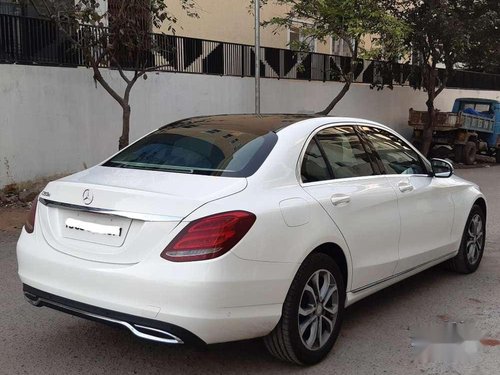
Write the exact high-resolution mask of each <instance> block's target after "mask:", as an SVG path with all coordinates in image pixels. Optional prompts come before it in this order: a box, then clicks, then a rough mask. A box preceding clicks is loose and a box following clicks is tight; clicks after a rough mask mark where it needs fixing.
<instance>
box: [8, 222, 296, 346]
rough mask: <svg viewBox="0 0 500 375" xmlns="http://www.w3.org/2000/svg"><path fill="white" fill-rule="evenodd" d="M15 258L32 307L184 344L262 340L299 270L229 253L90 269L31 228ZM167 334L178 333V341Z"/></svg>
mask: <svg viewBox="0 0 500 375" xmlns="http://www.w3.org/2000/svg"><path fill="white" fill-rule="evenodd" d="M17 259H18V266H19V267H18V268H19V276H20V278H21V281H22V282H23V284H25V285H26V288H27V290H26V291H27V292H28V293H30V294H32V295H33V296H34V297H32V298H33V299H32V302H33V301H34V302H35V304H36V303H38V302H39V303H41V304H42V305H47V306H49V307H53V308H56V309H58V310H63V311H66V312H70V313H74V314H75V315H80V316H83V315H85V317H87V318H92V319H94V320H100V321H103V320H104V321H105V319H103V317H104V318H106V317H108V318H109V317H111V319H113V320H118V321H119V322H114V321H108V323H112V324H115V325H116V324H118V325H121V326H124V327H126V328H127V329H129V330H130V331H132V329H131V327H132V328H134V329H136V328H137V327H136V326H137V325H140V326H143V327H150V328H153V329H159V330H162V331H165V332H166V333H168V334H172V335H174V336H176V337H177V338H179V339H180V340H181V341H183V342H188V341H191V339H189V337H190V336H191V335H192V336H194V337H196V338H199V340H200V341H201V342H205V343H207V344H213V343H219V342H227V341H235V340H243V339H250V338H255V337H260V336H265V335H266V334H268V333H269V332H270V331H271V330H272V329H273V328H274V327H275V326H276V324H277V323H278V321H279V319H280V317H281V310H282V304H283V301H284V299H285V297H286V294H287V292H288V288H289V286H290V283H291V280H292V279H293V277H294V274H295V272H296V269H297V265H296V264H293V263H273V262H257V261H248V260H243V259H241V258H238V257H237V256H236V255H234V254H232V252H229V253H227V254H225V255H224V256H222V257H220V258H217V259H213V260H210V261H202V262H188V263H174V262H169V261H166V260H164V259H162V258H160V256H159V254H150V255H149V256H148V257H146V259H145V260H143V261H141V262H140V263H137V264H131V265H117V264H108V263H99V262H91V261H88V260H83V259H80V258H77V257H74V256H71V255H68V254H65V253H62V252H59V251H57V250H55V249H54V248H52V247H51V246H50V245H49V244H48V243H47V242H46V241H45V240H44V238H43V235H42V234H41V233H40V231H38V232H37V230H36V228H35V232H34V233H33V234H27V233H26V232H25V231H24V230H23V232H22V234H21V237H20V239H19V241H18V244H17ZM46 297H47V298H46ZM49 297H50V298H49ZM37 300H39V301H37ZM68 301H70V303H69V304H68V303H67V302H68ZM54 302H55V303H54ZM56 303H57V304H58V305H56ZM75 304H76V305H75ZM80 304H81V305H80ZM59 305H62V306H59ZM68 307H69V308H68ZM96 309H97V310H96ZM74 310H77V311H74ZM96 311H97V312H96ZM88 313H90V314H93V315H97V317H95V316H92V315H89V314H88ZM116 314H123V315H124V316H125V317H124V319H121V315H116ZM130 317H132V318H133V319H129V318H130ZM135 318H139V319H145V320H147V322H145V323H148V324H141V321H142V320H141V321H137V320H136V319H135ZM122 322H124V323H127V324H129V325H131V327H128V326H127V325H126V324H123V323H122ZM170 327H178V328H180V329H181V333H179V336H178V335H176V334H175V333H176V332H177V329H176V328H175V329H174V330H173V331H172V330H170ZM149 331H151V330H149ZM132 332H133V331H132ZM185 332H188V333H191V335H189V334H188V335H186V334H185ZM133 333H134V334H135V332H133ZM142 333H147V332H146V331H144V330H143V331H142ZM148 333H151V332H148ZM177 333H178V332H177ZM185 336H188V340H187V341H185V340H186V337H185ZM166 337H169V336H168V335H166ZM195 341H196V340H195Z"/></svg>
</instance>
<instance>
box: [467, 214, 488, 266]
mask: <svg viewBox="0 0 500 375" xmlns="http://www.w3.org/2000/svg"><path fill="white" fill-rule="evenodd" d="M483 242H484V225H483V219H482V218H481V216H480V215H479V214H475V215H474V216H473V217H472V219H471V220H470V222H469V227H468V229H467V242H466V245H465V249H466V254H467V260H468V261H469V263H470V264H471V265H474V264H476V262H477V261H478V260H479V257H480V255H481V251H482V249H483Z"/></svg>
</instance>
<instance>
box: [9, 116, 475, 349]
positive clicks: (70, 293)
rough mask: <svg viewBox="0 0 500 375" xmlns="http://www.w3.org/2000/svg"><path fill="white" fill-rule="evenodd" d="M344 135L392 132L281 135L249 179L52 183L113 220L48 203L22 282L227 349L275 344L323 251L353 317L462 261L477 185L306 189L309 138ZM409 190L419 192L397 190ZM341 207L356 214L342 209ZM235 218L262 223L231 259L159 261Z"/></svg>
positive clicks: (73, 201) (151, 175)
mask: <svg viewBox="0 0 500 375" xmlns="http://www.w3.org/2000/svg"><path fill="white" fill-rule="evenodd" d="M345 124H363V125H368V126H375V127H381V128H383V129H385V130H387V131H390V132H392V133H394V132H393V131H392V130H390V129H388V128H387V127H384V126H382V125H380V124H376V123H373V122H370V121H366V120H359V119H351V118H331V117H324V118H311V119H307V120H304V121H301V122H298V123H296V124H293V125H290V126H287V127H285V128H283V129H281V130H280V131H279V132H278V133H277V134H278V142H277V144H276V145H275V147H274V149H273V150H272V152H271V153H270V154H269V156H268V157H267V159H266V160H265V161H264V162H263V164H262V165H261V167H260V168H259V169H258V170H257V172H255V173H254V174H253V175H251V176H249V177H247V178H239V177H238V178H233V177H213V176H202V175H193V174H180V173H171V172H158V171H144V170H135V169H124V168H111V167H104V166H96V167H93V168H90V169H89V170H86V171H83V172H80V173H77V174H75V175H72V176H69V177H67V178H64V179H61V180H58V181H56V182H53V183H50V184H49V185H48V186H47V187H46V189H45V190H44V193H43V194H42V196H41V198H43V199H46V200H49V201H55V202H60V203H64V204H67V205H78V206H85V205H84V204H83V203H82V193H83V191H84V190H85V189H90V190H91V191H92V192H93V196H94V199H93V201H92V202H91V203H90V204H89V205H88V207H89V210H90V211H91V208H101V209H103V210H104V211H102V212H100V213H96V212H85V211H82V212H79V211H75V210H73V208H72V207H71V206H68V207H66V208H64V207H54V206H51V205H50V204H49V205H45V204H42V203H39V204H38V210H37V214H36V223H35V230H34V232H33V233H32V234H28V233H27V232H26V231H25V230H23V232H22V234H21V238H20V240H19V242H18V245H17V254H18V262H19V276H20V278H21V280H22V282H23V283H24V284H26V285H29V286H31V287H33V288H36V289H39V290H42V291H45V292H47V293H52V294H54V295H57V296H61V297H63V298H67V299H70V300H74V301H79V302H82V303H85V304H88V305H92V306H98V307H102V308H106V309H110V310H113V311H118V312H122V313H126V314H131V315H135V316H142V317H145V318H148V319H155V320H158V321H162V322H167V323H170V324H174V325H177V326H179V327H182V328H184V329H186V330H188V331H190V332H192V333H193V334H195V335H196V336H198V337H199V338H201V339H202V340H203V341H204V342H206V343H218V342H225V341H232V340H241V339H248V338H254V337H259V336H263V335H266V334H268V333H269V332H270V331H271V330H272V329H273V328H274V327H275V326H276V324H277V323H278V321H279V319H280V317H281V310H282V304H283V302H284V300H285V298H286V295H287V292H288V290H289V288H290V285H291V282H292V280H293V278H294V276H295V274H296V272H297V270H298V268H299V266H300V264H301V263H302V262H303V261H304V259H305V258H306V257H307V256H308V255H309V254H310V253H311V252H313V251H314V250H315V249H317V248H318V247H320V246H323V245H325V244H327V245H334V246H336V247H338V248H339V249H341V251H342V252H343V254H344V256H345V262H346V269H347V280H346V281H347V282H346V289H347V290H346V292H347V300H346V305H350V304H352V303H354V302H356V301H358V300H359V299H361V298H364V297H366V296H367V295H369V294H372V293H374V292H376V291H377V290H380V289H382V288H384V287H386V286H388V285H390V284H393V283H395V282H397V281H399V280H401V279H403V278H406V277H408V276H411V275H412V274H415V273H417V272H420V271H422V270H423V269H425V268H428V267H431V266H432V265H434V264H437V263H439V262H442V261H444V260H445V259H447V258H450V257H452V256H454V255H455V254H456V252H457V251H458V247H459V243H460V239H461V236H462V233H463V229H464V226H465V222H466V219H467V216H468V214H469V212H470V209H471V207H472V205H473V203H474V202H475V201H476V200H477V199H480V198H481V199H484V197H483V195H482V194H481V192H480V191H479V189H478V188H477V186H476V185H474V184H472V183H470V182H467V181H465V180H462V179H460V178H458V177H456V176H453V177H451V178H439V179H438V178H431V177H420V176H412V175H408V176H406V175H405V176H401V175H398V176H391V175H378V176H370V177H362V178H352V179H339V180H333V181H324V182H320V183H309V184H307V183H306V184H302V182H301V181H300V173H299V172H298V171H299V170H300V164H301V160H302V154H303V152H304V149H305V147H306V146H307V141H308V139H309V138H310V136H311V134H312V133H313V132H314V131H316V130H318V129H321V128H323V127H325V126H334V125H345ZM394 134H396V133H394ZM403 179H407V180H408V182H409V183H411V184H412V185H413V186H414V190H413V191H411V192H408V193H404V194H403V193H401V192H400V191H399V188H398V186H399V185H398V184H399V182H401V180H403ZM339 194H345V195H348V196H349V197H350V202H348V203H346V204H344V203H342V202H341V203H340V204H339V205H337V206H334V205H333V204H331V202H332V201H331V199H332V197H334V198H335V197H337V198H338V197H339ZM48 195H50V196H48ZM232 210H245V211H249V212H251V213H253V214H255V215H256V217H257V220H256V222H255V223H254V225H253V226H252V228H251V229H250V231H249V232H248V233H247V234H246V235H245V236H244V237H243V239H242V240H241V241H240V242H239V243H238V244H237V245H236V246H234V248H232V249H231V250H230V251H229V252H228V253H226V254H224V255H222V256H221V257H218V258H215V259H211V260H206V261H197V262H186V263H175V262H171V261H167V260H165V259H163V258H161V257H160V254H161V252H162V251H163V249H164V248H165V247H166V245H167V244H168V243H170V242H171V241H172V239H173V238H174V237H175V236H176V235H177V234H178V233H180V232H181V230H182V229H183V228H185V227H186V225H188V223H190V222H192V221H194V220H197V219H199V218H203V217H206V216H209V215H212V214H215V213H221V212H226V211H232ZM99 215H104V216H106V217H107V219H106V220H105V219H102V220H101V219H95V218H96V217H99ZM109 216H112V217H113V219H112V220H111V219H109ZM68 218H69V219H74V220H79V222H92V221H93V220H94V219H95V220H96V223H97V224H99V225H102V226H103V227H104V228H108V227H119V228H120V229H121V230H123V231H124V232H123V234H124V237H123V238H121V239H116V238H113V236H110V238H102V237H95V235H94V234H92V233H80V234H69V235H68V233H67V232H66V231H65V223H66V222H67V219H68ZM99 220H101V221H99ZM70 223H74V221H70ZM416 226H417V227H418V228H420V229H419V230H416V229H415V227H416ZM70 229H71V228H70ZM125 231H126V232H125ZM75 236H76V238H75Z"/></svg>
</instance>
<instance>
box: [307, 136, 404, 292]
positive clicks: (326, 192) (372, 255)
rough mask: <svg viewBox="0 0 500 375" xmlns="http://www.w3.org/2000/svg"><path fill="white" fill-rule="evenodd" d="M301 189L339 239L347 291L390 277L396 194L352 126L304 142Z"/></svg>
mask: <svg viewBox="0 0 500 375" xmlns="http://www.w3.org/2000/svg"><path fill="white" fill-rule="evenodd" d="M301 175H302V186H303V188H304V189H305V190H306V191H307V192H308V193H309V194H310V195H311V196H312V197H314V198H315V199H316V200H317V201H318V202H319V203H320V204H321V205H322V206H323V208H324V209H325V210H326V212H327V213H328V214H329V216H330V217H331V218H332V220H333V221H334V222H335V224H336V225H337V226H338V228H339V230H340V231H341V233H342V235H343V236H344V238H345V240H346V242H347V244H348V246H349V250H350V253H351V258H352V264H353V277H352V280H353V281H352V289H353V290H357V289H361V288H363V287H366V286H367V285H369V284H372V283H375V282H378V281H380V280H383V279H385V278H388V277H390V276H391V275H393V273H394V270H395V267H396V264H397V261H398V241H399V226H400V219H399V212H398V206H397V196H396V193H395V192H394V189H393V188H392V186H391V185H390V183H389V182H388V180H387V179H386V178H385V177H384V176H383V175H380V171H379V168H378V166H377V164H376V160H375V158H374V156H373V155H371V151H370V149H367V148H366V147H365V146H364V145H363V144H362V142H361V139H360V138H359V136H358V134H357V133H356V131H355V130H354V127H353V126H335V127H328V128H326V129H323V130H321V131H319V132H317V133H316V134H315V136H314V137H313V138H312V139H311V140H310V141H309V144H308V146H307V149H306V151H305V155H304V157H303V161H302V169H301Z"/></svg>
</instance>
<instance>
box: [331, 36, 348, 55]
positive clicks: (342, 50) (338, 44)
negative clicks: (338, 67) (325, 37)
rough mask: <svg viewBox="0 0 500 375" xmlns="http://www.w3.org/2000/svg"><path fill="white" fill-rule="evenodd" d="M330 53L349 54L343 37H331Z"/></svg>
mask: <svg viewBox="0 0 500 375" xmlns="http://www.w3.org/2000/svg"><path fill="white" fill-rule="evenodd" d="M332 55H337V56H351V55H352V54H351V50H350V49H349V45H348V44H347V42H346V41H345V40H344V39H340V38H339V39H333V38H332Z"/></svg>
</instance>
